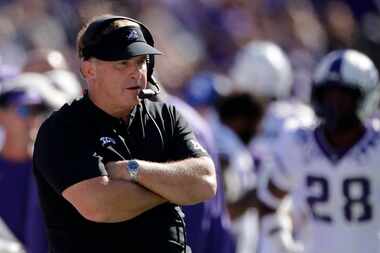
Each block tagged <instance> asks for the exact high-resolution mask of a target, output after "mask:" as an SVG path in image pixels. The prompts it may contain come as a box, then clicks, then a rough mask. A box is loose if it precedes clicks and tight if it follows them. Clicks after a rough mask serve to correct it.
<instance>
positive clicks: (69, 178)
mask: <svg viewBox="0 0 380 253" xmlns="http://www.w3.org/2000/svg"><path fill="white" fill-rule="evenodd" d="M143 103H144V104H145V106H142V105H141V104H140V105H138V106H136V107H135V108H134V109H133V110H132V112H131V113H130V116H129V121H128V122H127V123H126V122H125V121H123V120H121V119H117V118H114V117H112V116H110V115H109V114H107V113H105V112H104V111H102V110H101V109H100V108H98V107H97V106H96V105H94V104H93V103H92V102H91V100H90V99H89V98H88V96H84V97H83V98H81V99H79V100H76V101H74V102H73V103H72V104H70V105H65V106H63V107H62V108H61V109H60V110H59V111H57V112H55V113H53V114H52V115H51V116H50V117H49V118H48V119H47V120H46V121H45V122H44V123H43V124H42V126H41V128H40V130H39V132H38V136H37V139H36V143H35V147H34V156H33V166H34V173H35V176H36V179H37V183H38V187H39V194H40V199H41V205H42V208H43V210H44V214H45V220H46V223H47V227H48V236H49V241H50V252H54V253H69V252H70V253H76V252H78V253H79V252H80V253H83V252H91V253H97V252H99V253H100V252H102V253H106V252H107V253H112V252H131V253H135V252H136V253H137V252H165V253H167V252H179V249H180V248H181V247H182V246H183V243H184V242H183V239H184V238H183V235H181V233H180V232H181V229H179V228H180V227H181V226H182V223H183V222H181V219H180V218H181V217H180V216H179V214H180V212H179V210H178V207H176V206H175V205H174V204H170V203H165V204H162V205H160V206H157V207H155V208H153V209H151V210H148V211H146V212H144V213H143V214H141V215H139V216H138V217H136V218H134V219H131V220H129V221H125V222H120V223H96V222H92V221H89V220H87V219H85V218H84V217H83V216H81V215H80V214H79V213H78V211H77V210H76V209H75V208H74V207H73V206H72V205H71V204H70V203H69V202H68V201H66V200H65V199H64V198H63V197H62V192H63V191H64V190H65V189H66V188H67V187H69V186H71V185H73V184H75V183H78V182H80V181H83V180H86V179H90V178H93V177H99V176H104V175H107V172H106V170H105V167H104V161H110V160H121V158H120V155H121V156H122V157H124V158H125V159H131V158H135V159H141V160H147V161H154V162H167V161H175V160H181V159H184V158H188V157H200V156H204V155H207V154H206V153H205V151H204V149H203V148H201V147H200V146H199V144H198V142H197V141H196V139H195V137H194V135H193V133H192V131H191V130H190V128H189V126H188V124H187V123H186V122H185V121H184V119H183V118H182V116H181V115H180V114H179V113H178V111H177V110H176V109H175V107H173V106H171V105H167V104H164V103H160V102H152V101H149V100H146V101H143ZM108 145H110V146H112V147H113V148H114V149H115V150H117V151H118V153H119V154H120V155H117V154H115V153H114V152H110V151H109V149H107V148H106V147H107V146H108ZM100 157H101V158H102V159H103V160H102V159H100Z"/></svg>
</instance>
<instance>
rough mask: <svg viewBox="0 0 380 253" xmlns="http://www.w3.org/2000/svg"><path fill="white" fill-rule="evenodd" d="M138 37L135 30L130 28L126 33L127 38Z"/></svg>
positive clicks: (134, 38) (133, 38)
mask: <svg viewBox="0 0 380 253" xmlns="http://www.w3.org/2000/svg"><path fill="white" fill-rule="evenodd" d="M138 38H139V34H138V33H137V31H136V30H131V31H130V32H129V33H128V34H127V39H128V40H137V39H138Z"/></svg>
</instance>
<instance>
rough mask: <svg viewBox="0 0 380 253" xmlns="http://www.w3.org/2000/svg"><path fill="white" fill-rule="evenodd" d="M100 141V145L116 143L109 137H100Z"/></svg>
mask: <svg viewBox="0 0 380 253" xmlns="http://www.w3.org/2000/svg"><path fill="white" fill-rule="evenodd" d="M100 141H101V142H102V146H103V147H105V146H108V145H109V144H116V141H115V140H114V139H112V138H111V137H100Z"/></svg>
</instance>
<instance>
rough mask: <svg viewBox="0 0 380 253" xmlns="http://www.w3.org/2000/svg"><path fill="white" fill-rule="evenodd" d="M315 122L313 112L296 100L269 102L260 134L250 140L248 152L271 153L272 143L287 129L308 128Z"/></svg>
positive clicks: (254, 153)
mask: <svg viewBox="0 0 380 253" xmlns="http://www.w3.org/2000/svg"><path fill="white" fill-rule="evenodd" d="M315 122H316V117H315V114H314V112H313V110H312V109H311V108H310V107H309V106H308V105H306V104H304V103H301V102H299V101H296V100H279V101H274V102H271V103H270V104H269V106H268V108H267V109H266V111H265V115H264V117H263V120H262V122H261V124H260V132H259V133H258V135H257V136H255V137H254V138H253V139H252V142H251V143H250V150H251V153H252V154H253V155H257V154H258V155H266V154H267V153H268V152H269V153H270V152H271V149H272V146H273V142H274V141H276V139H277V138H279V136H280V135H281V134H282V133H283V132H284V131H288V130H289V129H296V128H300V127H310V126H312V125H314V124H315Z"/></svg>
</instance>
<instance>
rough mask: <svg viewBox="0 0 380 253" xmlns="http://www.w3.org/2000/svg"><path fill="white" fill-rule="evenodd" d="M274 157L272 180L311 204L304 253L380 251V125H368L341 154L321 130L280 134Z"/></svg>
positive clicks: (301, 200)
mask: <svg viewBox="0 0 380 253" xmlns="http://www.w3.org/2000/svg"><path fill="white" fill-rule="evenodd" d="M273 160H274V161H273V166H272V168H271V172H270V177H271V180H272V182H273V183H274V184H275V185H277V186H278V187H279V188H280V189H284V190H287V191H288V192H289V193H291V194H292V196H294V197H295V203H296V204H299V205H301V206H302V207H305V206H306V207H307V213H308V223H309V226H310V227H309V230H310V234H309V235H308V236H309V237H308V240H307V241H306V244H305V245H304V246H305V252H306V253H320V252H324V253H336V252H344V253H357V252H366V253H374V252H379V251H380V241H379V224H380V130H379V127H378V126H376V125H374V124H372V125H369V126H367V131H366V133H365V134H364V136H363V137H362V138H361V140H360V141H359V142H358V143H356V144H355V145H354V146H353V147H352V148H351V149H349V150H348V151H347V152H346V153H345V154H344V155H341V156H340V157H338V156H336V155H334V154H333V153H331V149H330V150H329V146H328V144H327V142H326V141H325V140H324V138H323V135H322V134H320V132H319V131H318V130H316V129H312V128H309V129H298V130H294V131H293V132H291V133H289V134H286V135H282V137H281V139H280V140H279V142H278V144H276V148H275V151H274V159H273ZM259 191H265V189H260V190H259Z"/></svg>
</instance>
